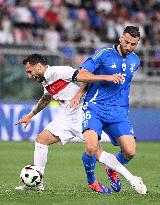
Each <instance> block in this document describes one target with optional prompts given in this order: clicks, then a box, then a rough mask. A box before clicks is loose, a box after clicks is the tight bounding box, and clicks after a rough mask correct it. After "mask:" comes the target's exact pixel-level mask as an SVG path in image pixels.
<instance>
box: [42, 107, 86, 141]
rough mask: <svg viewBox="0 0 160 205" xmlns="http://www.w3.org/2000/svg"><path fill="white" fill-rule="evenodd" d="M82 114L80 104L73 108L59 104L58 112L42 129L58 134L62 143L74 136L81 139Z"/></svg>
mask: <svg viewBox="0 0 160 205" xmlns="http://www.w3.org/2000/svg"><path fill="white" fill-rule="evenodd" d="M82 116H83V113H82V104H80V105H79V106H78V108H77V109H74V110H73V109H70V108H64V107H61V106H60V108H59V112H58V113H56V115H55V116H54V120H53V121H52V122H50V123H49V124H48V125H47V126H46V127H45V128H44V129H47V130H48V131H50V132H51V133H52V134H53V135H55V136H58V137H59V138H60V140H61V144H62V145H64V144H65V143H66V142H68V141H70V140H71V139H73V138H74V137H79V138H80V140H82Z"/></svg>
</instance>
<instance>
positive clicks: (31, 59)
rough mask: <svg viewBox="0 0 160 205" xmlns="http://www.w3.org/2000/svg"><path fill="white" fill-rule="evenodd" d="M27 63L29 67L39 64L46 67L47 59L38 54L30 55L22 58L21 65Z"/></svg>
mask: <svg viewBox="0 0 160 205" xmlns="http://www.w3.org/2000/svg"><path fill="white" fill-rule="evenodd" d="M27 63H29V64H31V65H36V64H38V63H41V64H42V65H48V61H47V58H46V57H44V56H42V55H40V54H38V53H34V54H31V55H29V56H27V57H26V58H24V60H23V65H26V64H27Z"/></svg>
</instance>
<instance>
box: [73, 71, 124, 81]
mask: <svg viewBox="0 0 160 205" xmlns="http://www.w3.org/2000/svg"><path fill="white" fill-rule="evenodd" d="M76 80H77V81H79V82H100V81H108V82H113V83H118V84H119V83H121V82H122V80H123V77H122V75H120V74H113V75H94V74H93V73H90V72H89V71H88V70H86V69H85V68H83V69H81V70H80V71H79V72H78V73H77V76H76Z"/></svg>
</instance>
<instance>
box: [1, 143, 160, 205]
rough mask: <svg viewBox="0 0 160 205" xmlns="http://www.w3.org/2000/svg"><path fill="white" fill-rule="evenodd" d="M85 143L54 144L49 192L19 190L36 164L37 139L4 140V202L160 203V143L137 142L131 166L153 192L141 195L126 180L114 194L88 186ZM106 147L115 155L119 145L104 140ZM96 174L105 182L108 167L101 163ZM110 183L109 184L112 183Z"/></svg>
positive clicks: (13, 204)
mask: <svg viewBox="0 0 160 205" xmlns="http://www.w3.org/2000/svg"><path fill="white" fill-rule="evenodd" d="M83 146H84V145H83V144H82V143H68V144H66V145H65V146H64V147H63V146H60V145H52V146H51V147H50V148H49V156H48V157H49V158H48V163H47V167H46V172H45V182H44V185H45V191H44V192H33V191H32V192H31V191H17V190H15V189H14V188H15V186H17V185H19V184H20V179H19V173H20V170H21V168H22V167H23V166H25V165H27V164H32V163H33V162H32V157H33V150H34V143H33V142H0V205H32V204H33V205H72V204H73V205H74V204H75V205H82V204H83V205H98V204H99V205H101V204H104V205H125V204H126V205H139V204H142V205H155V204H156V205H160V143H159V142H155V143H151V142H139V143H137V155H136V157H135V158H134V159H133V160H132V162H130V163H129V165H128V166H127V168H128V169H129V170H130V171H132V173H134V175H137V176H142V177H143V180H144V182H145V184H146V185H147V188H148V191H149V193H148V194H147V195H145V196H142V195H138V194H137V193H135V192H134V190H133V189H132V188H131V187H130V185H129V184H128V183H127V182H126V181H125V179H124V178H123V177H121V179H122V185H123V187H122V191H121V192H119V193H113V194H111V195H102V194H96V193H92V192H91V190H89V189H88V187H87V183H86V177H85V173H84V170H83V166H82V162H81V155H82V152H83ZM103 147H104V149H105V150H106V151H107V150H108V152H111V153H113V154H115V153H116V152H117V151H118V147H113V146H112V145H111V144H110V143H103ZM96 176H97V179H98V180H99V181H101V182H102V184H104V185H105V183H106V180H107V176H106V174H105V171H104V167H103V166H102V165H100V164H99V163H97V166H96ZM108 185H109V183H108Z"/></svg>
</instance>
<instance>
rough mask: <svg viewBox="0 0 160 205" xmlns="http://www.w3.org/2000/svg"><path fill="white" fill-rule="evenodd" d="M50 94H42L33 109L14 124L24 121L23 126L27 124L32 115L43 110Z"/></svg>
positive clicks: (50, 97)
mask: <svg viewBox="0 0 160 205" xmlns="http://www.w3.org/2000/svg"><path fill="white" fill-rule="evenodd" d="M51 99H52V96H51V95H49V94H44V95H43V96H42V97H41V99H40V100H39V101H38V103H37V105H36V106H35V107H34V108H33V110H32V111H31V112H30V113H29V114H28V115H26V116H24V117H22V118H21V119H20V120H19V121H18V122H16V123H15V125H19V124H21V123H24V128H26V127H27V126H28V124H29V123H30V121H31V119H32V117H33V116H34V115H36V114H37V113H39V112H40V111H41V110H43V109H44V108H45V107H46V106H47V105H48V104H49V103H50V101H51Z"/></svg>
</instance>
